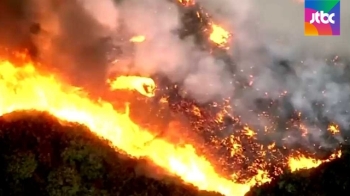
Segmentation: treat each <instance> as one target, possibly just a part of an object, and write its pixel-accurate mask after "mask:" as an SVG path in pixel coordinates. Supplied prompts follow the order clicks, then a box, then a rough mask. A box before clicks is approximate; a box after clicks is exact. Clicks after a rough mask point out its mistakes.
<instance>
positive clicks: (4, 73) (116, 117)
mask: <svg viewBox="0 0 350 196" xmlns="http://www.w3.org/2000/svg"><path fill="white" fill-rule="evenodd" d="M108 82H109V84H110V87H111V89H112V90H114V89H123V90H136V91H138V92H140V93H141V94H143V95H145V96H147V97H152V96H154V89H155V88H156V84H155V82H154V81H153V80H152V79H151V78H147V77H140V76H120V77H117V78H115V79H114V80H110V81H108ZM0 93H1V97H0V115H3V114H5V113H10V112H13V111H16V110H33V109H34V110H39V111H47V112H49V113H51V114H53V115H55V116H56V117H58V118H59V119H62V120H67V121H71V122H78V123H81V124H84V125H86V126H87V127H89V128H90V130H91V131H93V132H94V133H95V134H96V135H98V136H100V137H102V138H105V139H108V140H109V141H110V142H111V145H113V146H115V147H117V148H118V149H121V150H123V151H124V152H126V153H128V154H129V155H131V156H133V157H135V158H140V157H148V158H149V159H151V160H152V161H153V162H154V163H155V164H157V165H159V166H160V167H162V168H164V169H166V170H167V171H169V172H171V173H173V174H175V175H178V176H179V177H181V178H182V179H183V180H184V181H185V182H188V183H191V184H193V185H195V186H196V187H198V188H199V189H202V190H208V191H217V192H220V193H222V194H224V195H227V196H232V195H236V196H243V195H244V194H245V193H247V192H248V191H249V189H250V188H251V187H252V186H254V185H256V184H261V183H264V182H269V181H271V177H269V175H268V172H267V170H266V169H265V166H266V165H268V163H263V162H261V161H259V160H258V161H255V162H254V163H253V164H252V166H249V167H248V170H254V175H252V176H251V177H249V178H248V179H246V180H239V178H240V175H241V174H240V173H239V172H247V171H248V170H241V171H237V172H236V173H233V174H232V175H231V176H232V178H231V179H227V178H224V177H222V176H221V175H219V174H218V173H217V172H216V170H215V167H214V166H213V165H212V164H211V163H210V162H209V161H208V160H207V159H206V158H205V157H204V156H201V155H199V154H198V153H197V152H196V149H195V147H194V146H193V145H192V144H189V143H188V144H186V145H181V146H178V145H176V144H173V143H171V142H169V141H167V140H164V139H162V138H160V137H157V136H155V135H153V134H152V133H153V131H150V130H147V129H144V128H141V127H140V126H139V125H137V124H135V123H134V122H133V121H132V120H131V119H130V117H129V106H128V105H127V106H126V111H125V113H120V112H117V111H116V110H115V109H114V108H113V105H112V104H110V103H109V102H106V101H101V100H100V101H93V100H91V99H90V98H89V97H87V95H86V94H84V93H82V92H81V91H76V88H75V87H72V86H69V85H67V84H65V83H64V82H62V81H60V80H59V79H57V78H56V77H54V76H53V75H44V74H42V73H40V72H39V71H38V70H37V69H36V68H35V65H34V64H33V63H32V62H29V61H26V62H25V63H23V65H22V64H20V65H18V66H15V65H14V64H13V63H11V62H10V61H7V60H0ZM160 102H167V101H166V98H164V100H163V99H162V100H160ZM226 109H228V108H226ZM189 111H190V112H193V113H194V114H195V116H197V117H199V118H202V117H204V116H206V114H202V113H201V110H200V108H198V107H194V106H192V108H191V109H190V110H189ZM225 111H226V110H225ZM215 117H216V116H215ZM216 121H217V119H216V120H214V122H216ZM242 128H243V130H242V131H241V132H240V133H241V136H237V137H234V136H231V137H230V139H229V142H230V144H231V145H232V152H231V156H232V158H233V159H234V160H235V161H236V162H237V163H240V162H243V163H244V162H247V161H249V159H248V158H247V157H245V155H244V152H245V145H246V144H245V143H244V142H245V141H246V140H249V143H250V144H253V143H254V139H255V137H254V136H255V135H256V131H255V130H253V129H251V128H249V127H248V126H244V127H242ZM275 149H276V145H275V143H272V144H270V145H268V146H266V148H265V147H264V146H262V145H256V146H255V147H254V148H253V150H254V151H255V152H256V153H257V154H258V155H259V156H260V157H265V156H266V151H270V152H274V151H275ZM340 155H341V154H340V151H339V152H336V153H335V154H333V155H332V156H331V157H330V158H329V159H327V160H324V161H321V160H316V159H313V158H309V157H306V156H304V155H302V154H300V153H299V154H298V155H294V156H290V157H287V159H286V160H285V159H282V160H281V161H287V164H288V166H289V167H290V169H291V170H292V171H295V170H298V169H301V168H312V167H316V166H318V165H319V164H321V163H323V162H328V161H330V160H333V159H335V158H337V157H339V156H340ZM232 164H236V163H232ZM238 182H239V183H238Z"/></svg>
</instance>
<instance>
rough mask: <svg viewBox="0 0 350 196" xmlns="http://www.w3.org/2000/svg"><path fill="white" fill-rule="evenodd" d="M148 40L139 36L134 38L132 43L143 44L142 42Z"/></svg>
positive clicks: (131, 39) (131, 40)
mask: <svg viewBox="0 0 350 196" xmlns="http://www.w3.org/2000/svg"><path fill="white" fill-rule="evenodd" d="M145 40H146V37H145V36H143V35H137V36H134V37H132V38H130V40H129V41H130V42H134V43H141V42H144V41H145Z"/></svg>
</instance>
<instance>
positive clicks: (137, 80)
mask: <svg viewBox="0 0 350 196" xmlns="http://www.w3.org/2000/svg"><path fill="white" fill-rule="evenodd" d="M107 82H108V83H109V84H110V89H111V90H117V89H119V90H136V91H138V92H139V93H141V94H142V95H144V96H146V97H153V96H154V91H155V89H156V84H155V82H154V80H153V79H152V78H147V77H140V76H120V77H117V78H116V79H114V80H108V81H107Z"/></svg>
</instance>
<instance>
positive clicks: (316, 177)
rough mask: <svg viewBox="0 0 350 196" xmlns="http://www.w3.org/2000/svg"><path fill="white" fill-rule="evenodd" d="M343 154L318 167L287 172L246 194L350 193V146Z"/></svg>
mask: <svg viewBox="0 0 350 196" xmlns="http://www.w3.org/2000/svg"><path fill="white" fill-rule="evenodd" d="M342 152H343V155H342V157H341V158H339V159H335V160H333V161H331V162H328V163H323V164H322V165H320V166H319V167H317V168H313V169H309V170H300V171H297V172H294V173H285V174H283V175H282V176H279V178H277V179H275V180H273V181H272V182H271V183H268V184H264V185H262V186H260V187H254V188H252V189H251V190H250V192H249V193H247V194H246V196H294V195H297V196H329V195H337V196H338V195H339V196H346V195H349V193H350V178H349V173H350V165H349V160H350V154H349V152H350V151H349V147H348V146H346V147H343V150H342Z"/></svg>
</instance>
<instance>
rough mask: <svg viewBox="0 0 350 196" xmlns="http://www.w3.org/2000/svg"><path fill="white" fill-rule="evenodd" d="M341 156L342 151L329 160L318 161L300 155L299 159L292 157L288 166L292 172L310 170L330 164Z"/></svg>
mask: <svg viewBox="0 0 350 196" xmlns="http://www.w3.org/2000/svg"><path fill="white" fill-rule="evenodd" d="M340 156H341V151H338V152H336V153H334V154H332V155H331V157H330V158H329V159H327V160H322V161H321V160H317V159H313V158H310V157H306V156H304V155H299V156H297V157H291V158H289V160H288V165H289V168H290V169H291V171H297V170H300V169H309V168H314V167H317V166H319V165H321V164H322V163H325V162H329V161H331V160H333V159H335V158H339V157H340Z"/></svg>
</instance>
